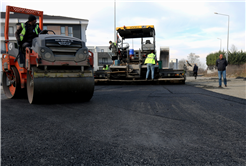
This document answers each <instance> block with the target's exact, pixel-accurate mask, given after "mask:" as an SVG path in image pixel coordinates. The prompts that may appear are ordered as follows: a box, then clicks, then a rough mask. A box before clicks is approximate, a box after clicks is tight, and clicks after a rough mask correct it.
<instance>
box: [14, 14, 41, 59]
mask: <svg viewBox="0 0 246 166" xmlns="http://www.w3.org/2000/svg"><path fill="white" fill-rule="evenodd" d="M36 22H37V20H36V17H35V16H34V15H32V14H31V15H29V17H28V21H27V22H26V23H21V25H20V26H19V28H18V29H17V30H16V32H15V37H16V39H17V42H18V45H19V46H20V47H21V51H23V52H25V49H26V47H31V46H32V39H33V38H35V37H38V34H39V32H41V30H40V28H39V27H38V24H36ZM21 51H20V55H21V56H20V60H21V61H23V60H24V54H21Z"/></svg>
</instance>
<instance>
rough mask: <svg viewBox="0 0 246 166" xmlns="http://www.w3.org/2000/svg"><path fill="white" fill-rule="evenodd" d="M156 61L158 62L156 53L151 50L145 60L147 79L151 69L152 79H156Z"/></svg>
mask: <svg viewBox="0 0 246 166" xmlns="http://www.w3.org/2000/svg"><path fill="white" fill-rule="evenodd" d="M156 62H157V58H156V56H155V54H154V51H151V53H150V54H148V55H147V58H146V59H145V62H144V64H146V63H147V73H146V81H147V80H148V77H149V71H150V70H151V79H152V81H154V75H155V63H156Z"/></svg>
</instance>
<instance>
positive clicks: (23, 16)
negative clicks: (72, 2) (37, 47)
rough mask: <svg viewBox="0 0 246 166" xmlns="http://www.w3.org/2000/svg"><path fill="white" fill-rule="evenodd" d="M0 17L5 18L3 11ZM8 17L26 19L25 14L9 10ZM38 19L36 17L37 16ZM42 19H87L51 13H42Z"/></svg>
mask: <svg viewBox="0 0 246 166" xmlns="http://www.w3.org/2000/svg"><path fill="white" fill-rule="evenodd" d="M1 18H3V19H5V12H1ZM9 18H15V19H26V20H27V19H28V15H27V14H22V13H14V12H11V14H10V15H9ZM37 19H38V18H37ZM43 19H52V20H54V19H55V20H68V19H69V20H80V21H88V20H87V19H80V18H72V17H64V16H51V15H45V14H44V15H43Z"/></svg>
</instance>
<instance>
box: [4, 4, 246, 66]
mask: <svg viewBox="0 0 246 166" xmlns="http://www.w3.org/2000/svg"><path fill="white" fill-rule="evenodd" d="M6 5H11V6H17V7H23V8H29V9H35V10H41V11H44V14H47V15H56V16H67V17H74V18H81V19H88V20H89V24H88V27H87V31H86V36H87V43H86V44H87V45H88V46H105V45H106V46H107V45H108V42H109V40H113V38H114V36H113V31H114V1H113V0H109V1H93V0H91V1H84V0H80V1H73V0H70V1H69V0H66V1H64V0H49V1H47V0H43V1H34V0H26V1H13V0H6V1H5V0H1V11H5V10H6ZM116 10H117V11H116V27H121V26H124V25H125V26H133V25H154V26H155V31H156V44H157V48H156V49H157V50H159V49H160V46H168V47H170V58H177V59H179V60H181V59H183V58H184V59H186V58H187V56H188V55H189V54H190V53H191V52H192V53H195V54H196V55H199V56H200V60H201V62H202V63H204V64H205V63H206V56H207V55H208V54H209V53H211V52H215V51H218V50H219V49H220V40H219V39H217V38H221V39H222V49H224V50H226V49H227V30H228V17H227V16H223V15H217V14H214V12H218V13H221V14H227V15H230V31H229V33H230V34H229V49H230V48H231V45H232V44H234V45H235V46H236V47H237V49H238V50H241V49H242V50H243V51H245V1H244V0H238V1H231V2H230V1H220V0H216V1H211V0H210V1H199V0H196V1H175V0H173V1H165V0H163V1H138V0H135V1H130V0H129V1H120V0H116ZM130 44H131V43H130ZM139 44H140V41H137V40H134V49H138V48H139V47H140V46H139Z"/></svg>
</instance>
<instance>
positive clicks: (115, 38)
mask: <svg viewBox="0 0 246 166" xmlns="http://www.w3.org/2000/svg"><path fill="white" fill-rule="evenodd" d="M114 42H116V43H117V37H116V0H114Z"/></svg>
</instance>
